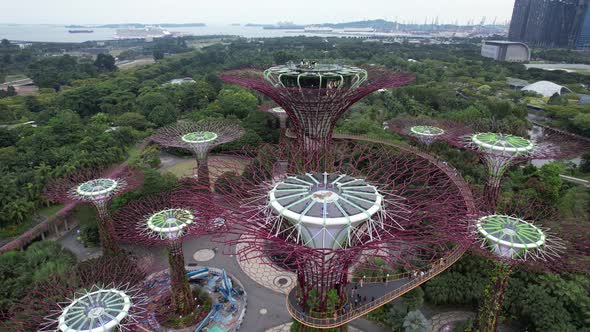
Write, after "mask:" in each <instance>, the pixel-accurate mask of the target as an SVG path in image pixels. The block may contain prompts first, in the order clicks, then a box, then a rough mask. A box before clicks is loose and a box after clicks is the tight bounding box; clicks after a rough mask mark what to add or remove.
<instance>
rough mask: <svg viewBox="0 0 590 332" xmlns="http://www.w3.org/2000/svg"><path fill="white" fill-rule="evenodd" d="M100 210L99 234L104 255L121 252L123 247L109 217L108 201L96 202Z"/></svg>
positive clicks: (97, 208)
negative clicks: (120, 245) (117, 239)
mask: <svg viewBox="0 0 590 332" xmlns="http://www.w3.org/2000/svg"><path fill="white" fill-rule="evenodd" d="M94 206H95V207H96V211H97V212H98V223H97V224H98V235H99V238H100V246H101V248H102V252H103V254H104V255H116V254H119V253H121V247H119V244H118V243H117V241H116V239H115V237H114V235H113V224H112V221H111V218H109V215H108V210H107V204H106V202H95V204H94Z"/></svg>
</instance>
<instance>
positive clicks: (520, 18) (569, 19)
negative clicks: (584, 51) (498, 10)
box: [508, 0, 590, 47]
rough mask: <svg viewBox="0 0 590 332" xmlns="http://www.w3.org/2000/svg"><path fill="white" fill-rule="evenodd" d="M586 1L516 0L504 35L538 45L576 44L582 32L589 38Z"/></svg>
mask: <svg viewBox="0 0 590 332" xmlns="http://www.w3.org/2000/svg"><path fill="white" fill-rule="evenodd" d="M589 2H590V0H516V1H515V3H514V10H513V12H512V21H511V23H510V31H509V33H508V38H509V39H510V40H512V41H521V42H526V43H528V44H531V45H536V46H542V47H576V46H578V44H579V39H580V37H581V36H582V35H587V36H588V37H586V38H590V17H587V16H588V8H589V6H588V4H589ZM586 21H588V22H586Z"/></svg>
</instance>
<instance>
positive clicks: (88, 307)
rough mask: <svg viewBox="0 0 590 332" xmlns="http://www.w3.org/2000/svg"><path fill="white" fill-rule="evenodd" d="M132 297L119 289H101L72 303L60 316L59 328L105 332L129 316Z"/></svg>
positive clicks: (71, 331)
mask: <svg viewBox="0 0 590 332" xmlns="http://www.w3.org/2000/svg"><path fill="white" fill-rule="evenodd" d="M130 308H131V297H130V296H128V295H127V294H125V293H124V292H122V291H119V290H117V289H99V290H96V291H93V292H89V293H86V294H84V295H83V296H81V297H79V298H77V299H75V300H74V301H72V303H70V304H69V305H68V306H67V307H66V308H65V309H64V310H63V312H62V314H61V315H60V316H59V319H58V328H59V330H60V331H64V332H65V331H68V332H105V331H114V330H115V328H116V327H117V326H118V325H119V324H120V323H121V321H122V320H123V319H125V318H126V317H127V316H128V315H129V309H130Z"/></svg>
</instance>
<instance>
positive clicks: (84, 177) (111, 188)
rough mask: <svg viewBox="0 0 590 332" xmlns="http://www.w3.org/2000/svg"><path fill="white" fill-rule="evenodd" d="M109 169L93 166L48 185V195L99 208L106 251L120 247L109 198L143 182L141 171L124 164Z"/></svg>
mask: <svg viewBox="0 0 590 332" xmlns="http://www.w3.org/2000/svg"><path fill="white" fill-rule="evenodd" d="M106 173H107V172H106V171H105V170H100V169H90V170H83V171H78V172H76V173H73V174H71V175H69V176H67V177H63V178H60V179H57V180H53V181H51V182H49V183H48V185H47V186H46V187H45V196H46V197H47V198H48V199H49V200H50V201H54V202H61V203H70V202H84V203H90V204H92V205H93V206H94V207H95V208H96V210H97V212H98V218H99V222H98V230H99V235H100V243H101V246H102V249H103V251H104V252H105V253H112V252H117V251H119V247H118V245H117V243H116V241H115V240H114V239H113V236H112V234H111V233H112V225H111V223H110V219H109V218H108V205H109V202H110V201H111V200H112V199H113V198H114V197H117V196H118V195H121V194H123V193H125V192H128V191H131V190H134V189H135V188H137V187H139V186H140V185H141V184H142V183H143V176H142V174H141V172H139V171H135V170H132V169H130V168H128V167H123V168H119V169H117V170H115V171H114V172H112V173H110V174H108V175H106Z"/></svg>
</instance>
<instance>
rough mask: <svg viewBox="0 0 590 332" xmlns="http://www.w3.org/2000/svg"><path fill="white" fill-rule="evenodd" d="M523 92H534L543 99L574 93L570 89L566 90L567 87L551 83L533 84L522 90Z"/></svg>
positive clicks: (540, 82)
mask: <svg viewBox="0 0 590 332" xmlns="http://www.w3.org/2000/svg"><path fill="white" fill-rule="evenodd" d="M521 90H522V91H533V92H536V93H538V94H540V95H543V97H551V96H553V95H554V94H556V93H557V94H559V95H562V94H564V93H570V92H572V91H571V90H570V89H568V88H566V87H565V86H561V85H559V84H555V83H553V82H549V81H539V82H535V83H533V84H529V85H527V86H525V87H524V88H522V89H521Z"/></svg>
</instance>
